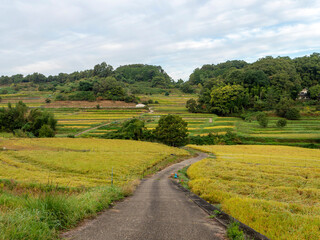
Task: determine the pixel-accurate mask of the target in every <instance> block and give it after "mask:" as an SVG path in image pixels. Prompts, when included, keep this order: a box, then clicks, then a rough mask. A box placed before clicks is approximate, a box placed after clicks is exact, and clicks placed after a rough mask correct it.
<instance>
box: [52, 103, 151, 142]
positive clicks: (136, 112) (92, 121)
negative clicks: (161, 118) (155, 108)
mask: <svg viewBox="0 0 320 240" xmlns="http://www.w3.org/2000/svg"><path fill="white" fill-rule="evenodd" d="M50 111H51V112H53V113H54V114H55V117H56V118H57V119H58V135H57V136H58V137H59V136H60V137H63V136H66V135H68V134H76V133H79V132H81V131H84V130H86V129H90V128H93V127H95V126H99V125H102V124H105V123H111V122H117V121H123V120H125V119H130V118H133V117H139V116H141V115H142V114H144V113H146V110H145V109H99V110H98V109H86V110H83V109H82V110H81V109H60V110H59V109H51V110H50ZM92 133H93V134H95V133H96V132H95V131H93V132H92ZM90 134H91V133H90Z"/></svg>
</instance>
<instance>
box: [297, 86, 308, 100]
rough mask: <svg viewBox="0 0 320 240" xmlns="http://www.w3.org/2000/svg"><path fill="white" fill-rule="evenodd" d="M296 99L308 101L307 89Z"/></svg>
mask: <svg viewBox="0 0 320 240" xmlns="http://www.w3.org/2000/svg"><path fill="white" fill-rule="evenodd" d="M298 99H300V100H305V99H308V89H306V88H304V89H303V90H302V91H301V92H300V93H299V97H298Z"/></svg>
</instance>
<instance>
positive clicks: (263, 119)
mask: <svg viewBox="0 0 320 240" xmlns="http://www.w3.org/2000/svg"><path fill="white" fill-rule="evenodd" d="M256 118H257V121H258V123H259V125H260V126H261V127H263V128H266V127H267V126H268V123H269V120H268V118H267V114H265V113H263V112H262V113H259V114H258V115H257V117H256Z"/></svg>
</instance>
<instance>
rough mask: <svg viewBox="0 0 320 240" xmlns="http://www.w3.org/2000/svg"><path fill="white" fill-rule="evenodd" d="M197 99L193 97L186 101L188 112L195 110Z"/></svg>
mask: <svg viewBox="0 0 320 240" xmlns="http://www.w3.org/2000/svg"><path fill="white" fill-rule="evenodd" d="M197 107H198V106H197V101H196V100H194V99H193V98H191V99H189V100H188V101H187V103H186V108H187V109H188V111H189V112H192V113H195V112H197Z"/></svg>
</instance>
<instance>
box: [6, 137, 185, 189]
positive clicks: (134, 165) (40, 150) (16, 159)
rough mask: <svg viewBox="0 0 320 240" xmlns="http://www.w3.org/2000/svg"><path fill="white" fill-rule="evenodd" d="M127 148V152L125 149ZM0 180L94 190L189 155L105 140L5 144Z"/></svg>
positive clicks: (144, 144) (151, 145) (14, 141)
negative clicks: (111, 179)
mask: <svg viewBox="0 0 320 240" xmlns="http://www.w3.org/2000/svg"><path fill="white" fill-rule="evenodd" d="M124 144H125V146H126V147H125V149H123V146H124ZM0 146H1V147H5V148H6V149H8V151H1V152H0V157H1V161H0V165H1V168H0V178H2V179H13V180H15V181H18V182H24V183H41V184H45V183H47V182H48V181H49V182H51V183H53V184H58V185H63V186H72V187H80V186H85V187H92V186H98V185H103V184H108V183H110V174H111V170H112V168H113V169H114V179H115V182H117V183H119V184H120V183H122V182H123V181H128V180H133V179H135V178H137V176H141V175H142V174H143V173H144V171H146V170H147V169H148V168H150V166H153V165H155V164H157V163H159V162H161V161H162V160H163V159H165V158H166V157H168V156H170V154H175V155H187V152H186V151H184V150H180V149H175V148H171V147H167V146H164V145H162V144H156V143H148V142H135V141H122V140H102V139H68V138H61V139H54V140H53V139H11V140H2V141H1V142H0Z"/></svg>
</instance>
